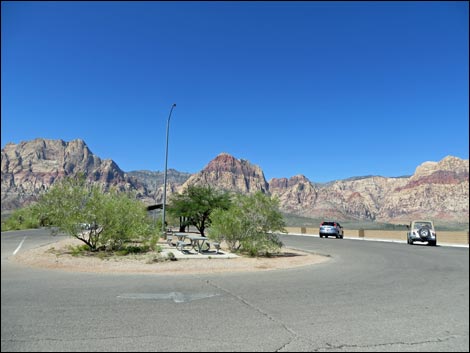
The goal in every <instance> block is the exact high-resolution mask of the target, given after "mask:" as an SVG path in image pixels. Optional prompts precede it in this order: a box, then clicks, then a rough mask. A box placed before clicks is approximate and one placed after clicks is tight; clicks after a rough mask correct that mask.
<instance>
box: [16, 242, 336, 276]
mask: <svg viewBox="0 0 470 353" xmlns="http://www.w3.org/2000/svg"><path fill="white" fill-rule="evenodd" d="M82 244H83V243H82V242H80V241H79V240H77V239H73V238H71V239H65V240H61V241H59V242H57V243H54V244H49V245H47V246H42V247H39V248H36V249H32V250H28V251H25V252H23V253H20V254H17V255H16V256H14V257H13V261H15V262H18V263H21V264H24V265H28V266H33V267H40V268H47V269H57V270H65V271H73V272H94V273H149V274H156V273H158V274H171V275H175V274H196V273H219V272H247V271H269V270H276V269H287V268H293V267H300V266H307V265H313V264H318V263H321V262H324V261H326V260H328V257H327V256H322V255H318V254H311V253H306V252H302V251H297V250H294V249H286V248H284V249H283V251H282V252H281V253H280V254H279V255H276V256H273V257H269V258H248V257H238V258H234V259H217V258H204V259H178V260H177V261H164V262H155V261H154V260H155V258H156V257H157V254H156V253H148V254H143V255H127V256H112V257H104V258H99V257H96V256H82V255H78V256H73V255H72V252H71V251H70V246H71V245H72V246H75V245H82Z"/></svg>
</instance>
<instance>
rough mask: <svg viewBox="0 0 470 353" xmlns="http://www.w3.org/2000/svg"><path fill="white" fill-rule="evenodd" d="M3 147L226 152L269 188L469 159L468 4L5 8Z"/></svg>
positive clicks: (124, 157)
mask: <svg viewBox="0 0 470 353" xmlns="http://www.w3.org/2000/svg"><path fill="white" fill-rule="evenodd" d="M1 10H2V12H1V46H2V47H1V60H2V62H1V74H2V81H1V99H2V101H1V114H2V116H1V128H2V132H1V139H2V141H1V143H2V148H3V147H4V146H5V144H6V143H8V142H14V143H19V142H21V141H27V140H32V139H35V138H38V137H42V138H48V139H62V140H65V141H71V140H74V139H77V138H81V139H83V140H84V141H85V142H86V143H87V145H88V147H89V148H90V149H91V151H92V152H93V153H95V154H97V155H98V156H99V157H100V158H102V159H108V158H110V159H113V160H114V161H115V162H116V163H117V164H118V165H119V166H120V168H121V169H122V170H124V171H131V170H139V169H148V170H160V171H161V170H163V169H164V166H165V133H166V122H167V118H168V114H169V112H170V108H171V105H172V104H173V103H176V104H177V106H176V108H175V109H174V111H173V114H172V118H171V123H170V139H169V150H168V154H169V156H168V168H174V169H177V170H179V171H185V172H190V173H195V172H198V171H200V170H201V169H202V168H204V167H205V166H206V165H207V163H209V162H210V161H211V160H212V159H213V158H215V157H216V156H217V155H218V154H220V153H221V152H227V153H230V154H232V155H233V156H235V157H236V158H240V159H246V160H249V161H250V162H251V163H253V164H256V165H259V166H260V167H261V168H262V169H263V171H264V173H265V176H266V178H267V179H268V180H269V179H271V178H273V177H291V176H294V175H297V174H303V175H305V176H306V177H308V178H309V179H310V180H311V181H313V182H326V181H331V180H335V179H344V178H348V177H352V176H362V175H371V174H373V175H383V176H401V175H410V174H413V173H414V171H415V168H416V167H417V166H418V165H419V164H421V163H423V162H425V161H439V160H441V159H442V158H444V157H445V156H447V155H453V156H456V157H460V158H464V159H468V150H469V100H468V95H469V92H468V91H469V57H468V51H469V22H468V17H469V5H468V2H466V1H463V2H452V1H442V2H434V1H432V2H403V1H397V2H382V1H379V2H369V1H367V2H291V1H289V2H265V1H263V2H212V1H210V2H133V1H129V2H125V1H119V2H86V1H84V2H81V1H78V2H35V1H32V2H16V1H14V2H13V1H11V2H10V1H2V3H1Z"/></svg>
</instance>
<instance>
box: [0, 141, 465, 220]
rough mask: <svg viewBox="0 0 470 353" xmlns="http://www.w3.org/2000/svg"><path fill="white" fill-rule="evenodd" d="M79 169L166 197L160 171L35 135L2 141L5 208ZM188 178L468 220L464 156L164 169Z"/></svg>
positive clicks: (330, 204) (182, 181)
mask: <svg viewBox="0 0 470 353" xmlns="http://www.w3.org/2000/svg"><path fill="white" fill-rule="evenodd" d="M78 173H83V174H84V175H86V177H87V178H88V180H89V181H90V182H95V183H101V184H103V185H105V186H106V187H111V186H114V187H118V188H119V189H121V190H133V191H135V192H136V193H137V196H138V197H139V198H140V199H142V200H143V201H144V202H145V203H146V204H153V203H155V202H157V203H160V202H161V201H162V199H163V173H162V172H150V171H135V172H129V173H125V172H123V171H122V170H121V169H120V168H119V167H118V166H117V165H116V163H114V162H113V161H112V160H101V159H100V158H99V157H97V156H96V155H94V154H93V153H92V152H91V151H90V150H89V148H88V147H87V146H86V144H85V143H84V142H83V141H82V140H79V139H78V140H74V141H71V142H64V141H62V140H45V139H36V140H33V141H29V142H21V143H19V144H12V143H10V144H7V145H6V146H5V148H4V149H2V152H1V185H2V190H1V200H2V211H3V210H9V209H15V208H18V207H20V206H23V205H25V204H28V203H29V202H32V201H34V200H36V199H37V197H38V195H39V194H40V193H42V192H44V191H46V190H47V189H48V188H49V187H50V186H51V185H52V184H54V183H55V182H56V181H57V180H60V179H62V178H64V177H66V176H69V175H76V174H78ZM188 185H210V186H211V187H214V188H217V189H220V190H226V191H232V192H238V193H244V194H249V193H254V192H256V191H261V192H263V193H266V194H270V195H273V196H276V197H278V198H279V200H280V207H281V210H282V211H283V212H286V213H291V214H296V215H299V216H306V217H314V218H336V219H357V220H372V221H382V222H407V221H408V220H409V219H411V218H428V217H430V218H433V219H440V220H444V221H457V222H460V223H468V217H469V205H468V202H469V161H468V160H463V159H460V158H456V157H452V156H448V157H446V158H444V159H443V160H441V161H439V162H425V163H423V164H421V165H420V166H418V167H417V168H416V171H415V173H414V174H413V175H412V176H410V177H400V178H386V177H381V176H368V177H354V178H350V179H345V180H337V181H333V182H329V183H326V184H316V183H313V182H311V181H310V180H309V179H308V178H306V177H305V176H303V175H296V176H294V177H291V178H273V179H271V180H270V181H269V183H268V182H267V181H266V179H265V177H264V173H263V171H262V170H261V168H260V167H259V166H257V165H253V164H251V163H250V162H249V161H247V160H243V159H237V158H235V157H233V156H231V155H229V154H227V153H221V154H219V155H218V156H217V157H216V158H214V159H213V160H212V161H210V162H209V164H207V166H206V167H205V168H204V169H202V170H201V171H200V172H198V173H196V174H193V175H190V174H188V173H181V172H178V171H174V170H171V169H170V170H169V171H168V178H167V197H170V196H171V194H173V193H176V192H181V191H182V190H184V189H185V188H186V187H187V186H188Z"/></svg>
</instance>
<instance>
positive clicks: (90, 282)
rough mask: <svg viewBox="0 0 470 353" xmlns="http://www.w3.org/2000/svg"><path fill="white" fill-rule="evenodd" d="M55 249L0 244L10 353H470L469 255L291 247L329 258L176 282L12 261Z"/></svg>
mask: <svg viewBox="0 0 470 353" xmlns="http://www.w3.org/2000/svg"><path fill="white" fill-rule="evenodd" d="M55 240H56V238H52V237H51V236H49V235H48V233H46V231H44V230H36V231H26V232H8V233H2V235H1V264H2V268H1V271H2V272H1V273H2V276H1V293H2V294H1V295H2V308H1V321H2V329H1V338H2V343H1V351H2V352H7V351H10V352H11V351H36V352H38V351H56V352H58V351H62V352H66V351H140V352H142V351H280V352H283V351H286V352H287V351H309V352H311V351H334V352H341V351H347V352H352V351H357V352H360V351H363V352H378V351H380V352H386V351H421V352H436V351H441V352H442V351H462V352H468V350H469V250H468V248H452V247H443V246H437V247H430V246H425V245H414V246H409V245H406V244H398V243H386V242H371V241H368V242H365V241H353V240H348V239H342V240H341V239H320V238H316V237H301V236H284V237H283V241H284V243H285V244H286V245H287V246H291V247H295V248H298V249H304V250H308V251H312V252H316V253H320V254H324V255H329V256H331V258H330V260H329V261H327V262H325V263H322V264H317V265H311V266H306V267H302V268H297V269H288V270H276V271H267V272H251V273H231V274H212V275H205V274H204V275H188V276H174V277H172V276H171V275H170V276H169V275H149V274H146V275H129V274H91V273H70V272H64V271H59V270H42V269H35V268H29V267H25V266H22V265H18V264H15V263H12V262H11V261H10V260H9V258H11V257H12V256H14V255H13V253H14V252H15V251H16V253H19V252H21V251H25V250H26V249H29V248H32V247H36V246H39V245H43V244H47V243H50V242H53V241H55ZM20 244H21V246H20ZM222 261H230V260H222Z"/></svg>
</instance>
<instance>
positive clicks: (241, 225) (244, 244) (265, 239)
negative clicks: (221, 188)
mask: <svg viewBox="0 0 470 353" xmlns="http://www.w3.org/2000/svg"><path fill="white" fill-rule="evenodd" d="M284 227H285V222H284V219H283V217H282V214H281V212H280V211H279V200H278V199H277V198H271V197H269V196H267V195H265V194H263V193H262V192H257V193H255V194H253V195H249V196H245V195H236V196H235V199H234V201H233V203H232V206H231V207H230V209H228V210H226V211H224V210H217V211H215V212H214V214H213V220H212V227H211V229H210V237H211V238H213V239H216V240H218V241H222V240H224V241H225V242H226V243H227V244H228V246H229V248H230V250H233V251H238V250H243V251H246V252H248V253H249V254H250V255H253V256H255V255H258V254H261V253H265V254H269V253H271V252H274V251H277V250H279V249H280V248H281V247H282V245H283V244H282V242H281V241H280V240H279V237H278V236H277V235H276V234H274V232H277V231H279V232H285V229H284Z"/></svg>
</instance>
